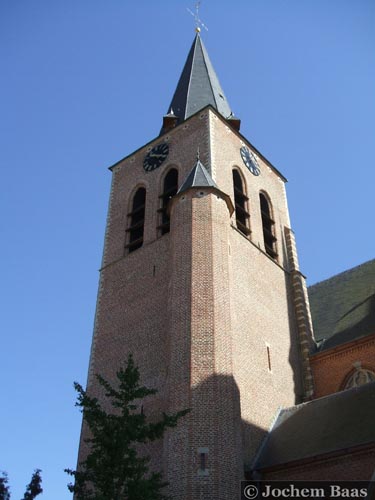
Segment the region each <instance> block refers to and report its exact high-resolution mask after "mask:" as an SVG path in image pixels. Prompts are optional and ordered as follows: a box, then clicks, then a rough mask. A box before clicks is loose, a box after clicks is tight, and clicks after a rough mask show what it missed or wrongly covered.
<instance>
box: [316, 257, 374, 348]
mask: <svg viewBox="0 0 375 500" xmlns="http://www.w3.org/2000/svg"><path fill="white" fill-rule="evenodd" d="M308 292H309V299H310V306H311V315H312V320H313V326H314V335H315V339H316V340H317V341H321V340H323V339H326V340H325V341H324V342H323V344H321V346H320V348H319V349H320V350H325V349H329V348H331V347H335V346H338V345H340V344H342V343H345V342H350V341H352V340H355V339H358V338H360V337H364V336H366V335H370V334H372V333H375V260H371V261H369V262H365V263H364V264H362V265H360V266H357V267H355V268H353V269H349V270H348V271H345V272H343V273H341V274H338V275H336V276H333V277H332V278H329V279H328V280H325V281H322V282H320V283H317V284H316V285H313V286H311V287H309V289H308Z"/></svg>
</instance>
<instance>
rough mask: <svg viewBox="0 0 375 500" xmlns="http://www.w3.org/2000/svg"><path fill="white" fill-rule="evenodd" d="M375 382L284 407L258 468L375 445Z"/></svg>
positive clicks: (259, 460)
mask: <svg viewBox="0 0 375 500" xmlns="http://www.w3.org/2000/svg"><path fill="white" fill-rule="evenodd" d="M374 422H375V382H372V383H369V384H366V385H363V386H361V387H358V388H355V389H350V390H347V391H343V392H338V393H336V394H332V395H330V396H326V397H323V398H320V399H315V400H314V401H310V402H309V403H304V404H301V405H298V406H293V407H291V408H287V409H285V410H282V411H281V412H280V414H279V416H278V418H277V420H276V423H275V425H274V427H273V428H272V430H271V432H270V434H269V436H268V437H267V439H266V441H265V443H264V446H263V448H262V450H261V453H260V456H259V457H258V459H257V462H256V464H255V467H254V469H262V468H265V467H270V466H273V465H281V464H285V463H287V462H292V461H295V460H301V459H307V458H309V457H315V456H318V455H322V454H325V453H331V452H335V451H339V450H344V449H348V448H353V447H356V446H360V445H365V444H374V445H375V425H374Z"/></svg>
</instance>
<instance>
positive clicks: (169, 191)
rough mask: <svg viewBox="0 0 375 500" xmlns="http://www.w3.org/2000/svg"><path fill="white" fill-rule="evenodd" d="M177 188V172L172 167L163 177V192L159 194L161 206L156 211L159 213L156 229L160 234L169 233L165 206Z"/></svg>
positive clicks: (168, 220) (168, 221)
mask: <svg viewBox="0 0 375 500" xmlns="http://www.w3.org/2000/svg"><path fill="white" fill-rule="evenodd" d="M177 189H178V172H177V170H176V169H175V168H172V170H170V171H169V172H168V173H167V175H166V176H165V178H164V183H163V193H162V194H161V195H160V196H159V198H160V199H161V208H159V210H158V212H159V213H160V224H159V226H158V230H159V232H160V235H163V234H166V233H169V230H170V219H169V215H168V214H167V207H168V203H169V200H170V199H171V198H172V197H173V196H174V195H175V194H176V193H177Z"/></svg>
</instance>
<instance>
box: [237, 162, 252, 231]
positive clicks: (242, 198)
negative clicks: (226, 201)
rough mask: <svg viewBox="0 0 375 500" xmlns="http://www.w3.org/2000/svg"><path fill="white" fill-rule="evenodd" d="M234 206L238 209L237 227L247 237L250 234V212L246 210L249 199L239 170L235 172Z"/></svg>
mask: <svg viewBox="0 0 375 500" xmlns="http://www.w3.org/2000/svg"><path fill="white" fill-rule="evenodd" d="M233 188H234V205H235V209H236V225H237V227H238V229H239V230H240V231H241V233H243V234H245V235H246V236H247V235H248V234H249V233H250V229H249V227H248V226H249V224H248V219H249V217H250V215H249V212H248V211H247V210H246V203H247V201H248V199H249V198H248V197H247V196H246V195H245V192H244V189H243V183H242V179H241V176H240V174H239V172H238V171H237V170H233Z"/></svg>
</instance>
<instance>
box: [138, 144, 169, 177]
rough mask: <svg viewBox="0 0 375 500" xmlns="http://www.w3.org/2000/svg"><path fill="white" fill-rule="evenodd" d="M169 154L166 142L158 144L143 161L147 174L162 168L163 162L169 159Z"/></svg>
mask: <svg viewBox="0 0 375 500" xmlns="http://www.w3.org/2000/svg"><path fill="white" fill-rule="evenodd" d="M168 153H169V146H168V144H167V143H166V142H163V143H162V144H158V145H157V146H155V147H154V148H152V149H151V151H150V152H149V153H147V155H146V156H145V159H144V160H143V168H144V169H145V170H146V172H151V171H152V170H155V168H158V167H160V165H161V164H162V163H163V161H164V160H165V159H166V158H167V156H168Z"/></svg>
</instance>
